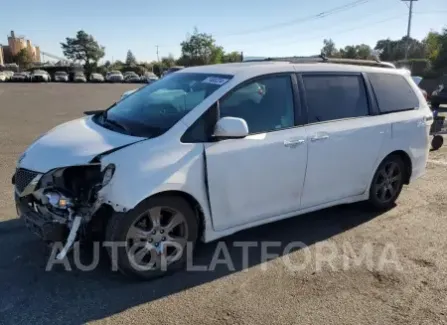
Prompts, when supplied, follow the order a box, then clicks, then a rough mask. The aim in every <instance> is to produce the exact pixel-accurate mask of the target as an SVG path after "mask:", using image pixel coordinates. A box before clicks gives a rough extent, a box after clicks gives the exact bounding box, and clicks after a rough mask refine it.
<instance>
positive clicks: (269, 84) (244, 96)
mask: <svg viewBox="0 0 447 325" xmlns="http://www.w3.org/2000/svg"><path fill="white" fill-rule="evenodd" d="M220 116H221V117H225V116H232V117H239V118H242V119H244V120H245V121H246V122H247V125H248V129H249V132H250V133H261V132H268V131H275V130H280V129H284V128H289V127H292V126H293V125H294V105H293V91H292V81H291V77H290V75H276V76H266V77H263V78H259V79H256V80H255V81H252V82H249V83H247V84H245V85H243V86H242V87H240V88H238V89H236V90H235V91H233V92H231V93H230V95H229V96H226V97H225V98H224V99H223V100H221V102H220Z"/></svg>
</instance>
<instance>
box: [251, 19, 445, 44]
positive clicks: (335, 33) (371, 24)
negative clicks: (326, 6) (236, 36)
mask: <svg viewBox="0 0 447 325" xmlns="http://www.w3.org/2000/svg"><path fill="white" fill-rule="evenodd" d="M444 12H447V10H445V11H426V12H414V13H413V14H416V15H425V14H437V13H444ZM406 17H407V15H398V16H393V17H389V18H386V19H381V20H378V21H375V22H372V23H365V22H363V23H362V25H361V26H354V27H349V28H345V29H340V30H335V31H332V30H331V33H330V34H332V35H340V34H345V33H349V32H352V31H357V30H363V29H367V28H370V27H373V26H376V25H379V24H382V23H385V22H388V21H392V20H397V19H404V18H406ZM362 18H364V17H362ZM320 30H323V29H320ZM314 31H315V30H314ZM320 34H321V33H320ZM330 34H326V35H325V36H321V37H326V38H331V35H330ZM317 37H318V36H315V34H313V35H308V37H305V38H300V39H295V40H291V39H290V37H289V38H282V39H280V40H278V39H275V41H274V42H269V41H266V40H265V39H264V40H263V41H260V42H256V43H252V44H260V43H264V44H268V45H275V46H277V45H278V44H284V43H285V42H286V43H297V42H302V41H307V40H312V39H315V38H317ZM278 41H279V42H278ZM245 45H247V43H245Z"/></svg>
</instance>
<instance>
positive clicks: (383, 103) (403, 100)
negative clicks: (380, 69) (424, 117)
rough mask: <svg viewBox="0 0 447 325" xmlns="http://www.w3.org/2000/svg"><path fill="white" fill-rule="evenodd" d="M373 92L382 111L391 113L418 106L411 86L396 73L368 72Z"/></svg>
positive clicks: (417, 100)
mask: <svg viewBox="0 0 447 325" xmlns="http://www.w3.org/2000/svg"><path fill="white" fill-rule="evenodd" d="M368 77H369V80H370V81H371V84H372V87H373V90H374V94H375V96H376V99H377V104H378V105H379V110H380V112H382V113H392V112H399V111H405V110H410V109H414V108H416V107H419V99H418V97H417V95H416V94H415V93H414V91H413V88H411V86H410V84H409V83H408V82H407V80H405V78H404V77H403V76H401V75H398V74H385V73H370V74H368Z"/></svg>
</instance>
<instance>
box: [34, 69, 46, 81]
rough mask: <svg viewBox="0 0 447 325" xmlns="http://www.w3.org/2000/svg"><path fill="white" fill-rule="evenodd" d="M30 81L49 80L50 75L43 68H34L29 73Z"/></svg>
mask: <svg viewBox="0 0 447 325" xmlns="http://www.w3.org/2000/svg"><path fill="white" fill-rule="evenodd" d="M31 81H33V82H50V81H51V76H50V74H49V73H48V72H46V71H45V70H34V71H33V73H32V74H31Z"/></svg>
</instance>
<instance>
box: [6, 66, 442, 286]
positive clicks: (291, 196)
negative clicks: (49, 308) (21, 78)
mask: <svg viewBox="0 0 447 325" xmlns="http://www.w3.org/2000/svg"><path fill="white" fill-rule="evenodd" d="M377 65H378V67H374V66H365V65H355V64H349V65H347V64H339V63H337V64H334V63H331V62H330V61H324V62H320V63H316V62H312V63H290V62H243V63H232V64H221V65H210V66H200V67H192V68H185V69H182V70H180V71H178V72H176V73H173V74H169V75H167V76H166V77H164V78H162V79H160V80H159V81H157V82H155V83H153V84H150V85H148V86H146V87H142V88H140V89H139V90H137V91H135V92H133V93H132V94H130V95H129V96H127V97H125V98H123V99H122V100H120V101H118V102H116V103H115V104H113V105H112V106H111V107H109V108H108V109H104V110H99V111H90V112H87V113H86V114H87V116H85V117H82V118H79V119H77V120H74V121H70V122H67V123H65V124H62V125H59V126H57V127H56V128H54V129H53V130H51V131H49V132H47V133H45V134H42V135H41V136H40V137H39V138H38V139H37V140H36V141H35V142H34V143H33V144H32V145H31V146H30V147H29V148H28V149H27V150H26V151H25V152H24V153H23V154H22V155H21V157H20V158H19V160H18V163H17V169H16V171H15V174H14V176H13V184H14V186H15V200H16V205H17V211H18V214H19V215H20V217H21V218H22V219H23V220H24V221H25V223H26V225H27V226H28V227H29V228H30V229H31V230H32V231H33V232H35V233H36V234H38V235H39V236H41V237H42V238H43V239H44V240H45V241H50V242H51V241H52V242H54V241H61V242H63V243H64V244H65V247H64V249H63V250H62V251H61V252H60V253H59V255H58V258H60V259H62V258H64V257H65V255H66V253H67V252H68V251H69V250H70V248H71V247H72V245H73V242H74V241H76V240H79V241H82V240H84V238H86V237H88V234H90V233H95V232H99V233H102V234H104V236H105V241H107V242H113V243H121V244H122V245H120V246H119V249H118V251H117V254H116V255H114V254H111V255H112V257H113V256H114V257H113V258H114V259H115V260H114V262H116V263H117V265H118V267H119V269H120V270H121V271H122V272H124V273H126V274H135V275H138V276H141V277H143V278H151V277H154V276H160V275H162V274H165V271H166V269H167V270H168V271H170V270H173V269H176V268H179V267H182V266H183V265H184V264H185V261H186V250H185V249H184V248H185V247H186V246H187V244H191V245H193V243H195V242H196V241H197V240H202V241H204V242H209V241H212V240H215V239H217V238H220V237H223V236H227V235H230V234H232V233H234V232H237V231H240V230H242V229H246V228H250V227H253V226H256V225H260V224H265V223H269V222H272V221H276V220H280V219H284V218H288V217H292V216H297V215H300V214H304V213H308V212H310V211H315V210H319V209H323V208H326V207H330V206H334V205H338V204H346V203H352V202H357V201H368V202H369V203H370V206H371V207H373V208H376V209H388V208H390V207H392V206H393V204H394V202H395V201H396V199H397V197H398V196H399V194H400V192H401V189H402V187H403V185H404V184H409V183H410V182H412V181H413V180H415V179H416V178H418V177H420V176H421V175H423V174H424V172H425V168H426V162H427V157H428V151H429V143H430V141H429V129H430V125H431V123H432V119H433V116H432V113H431V111H430V109H429V106H428V105H427V102H426V100H425V99H424V97H423V95H422V93H421V92H420V91H419V89H418V87H417V86H416V85H415V83H414V82H413V80H412V79H411V77H410V76H408V75H407V74H405V73H404V72H402V71H400V70H399V69H393V68H388V67H380V66H381V65H380V64H377ZM109 252H110V250H109ZM163 260H164V261H165V262H166V261H167V262H166V263H167V268H163V269H162V268H161V265H162V264H163V263H162V261H163ZM142 266H144V267H142Z"/></svg>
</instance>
